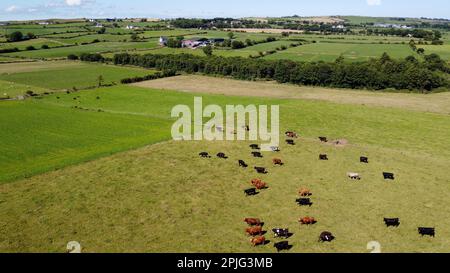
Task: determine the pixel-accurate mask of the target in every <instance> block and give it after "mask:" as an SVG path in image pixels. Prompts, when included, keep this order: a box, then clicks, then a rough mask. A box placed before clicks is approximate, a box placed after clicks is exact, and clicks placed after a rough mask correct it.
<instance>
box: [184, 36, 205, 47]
mask: <svg viewBox="0 0 450 273" xmlns="http://www.w3.org/2000/svg"><path fill="white" fill-rule="evenodd" d="M209 44H211V42H210V40H208V39H206V38H195V39H190V40H183V41H182V43H181V46H182V47H186V48H190V49H196V48H198V47H205V46H207V45H209Z"/></svg>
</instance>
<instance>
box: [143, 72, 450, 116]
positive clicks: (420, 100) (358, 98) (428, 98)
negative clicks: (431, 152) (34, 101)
mask: <svg viewBox="0 0 450 273" xmlns="http://www.w3.org/2000/svg"><path fill="white" fill-rule="evenodd" d="M135 85H136V86H140V87H147V88H154V89H169V90H170V89H171V90H181V91H186V92H197V93H206V94H221V95H226V96H252V97H268V98H283V99H304V100H320V101H328V102H333V103H340V104H350V105H363V106H377V107H387V108H400V109H405V110H413V111H419V112H431V113H440V114H450V92H441V93H433V94H426V95H425V94H417V93H406V92H404V93H398V92H389V91H386V92H381V91H377V92H375V91H365V90H348V89H333V88H325V87H313V86H298V85H291V84H278V83H275V82H265V81H256V82H252V81H240V80H234V79H227V78H222V77H206V76H201V75H182V76H177V77H171V78H164V79H158V80H154V81H145V82H140V83H136V84H135Z"/></svg>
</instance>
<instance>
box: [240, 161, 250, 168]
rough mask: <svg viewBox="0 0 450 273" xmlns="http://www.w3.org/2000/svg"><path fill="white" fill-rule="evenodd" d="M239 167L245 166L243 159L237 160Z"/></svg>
mask: <svg viewBox="0 0 450 273" xmlns="http://www.w3.org/2000/svg"><path fill="white" fill-rule="evenodd" d="M239 167H243V168H247V167H248V165H247V164H246V163H245V161H244V160H239Z"/></svg>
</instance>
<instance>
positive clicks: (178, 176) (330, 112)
mask: <svg viewBox="0 0 450 273" xmlns="http://www.w3.org/2000/svg"><path fill="white" fill-rule="evenodd" d="M76 95H77V96H80V101H81V103H79V104H77V103H76V102H74V101H73V100H72V97H73V94H68V95H64V96H63V97H62V98H61V99H60V100H57V99H56V95H51V96H47V97H45V98H44V99H41V100H32V101H26V102H11V103H10V102H8V103H6V104H2V105H1V109H2V112H3V113H2V115H0V116H1V117H2V122H1V124H2V126H3V128H2V129H4V128H5V129H7V130H2V131H6V132H10V133H9V137H13V136H14V137H13V138H11V139H7V140H8V141H6V142H2V143H4V144H2V146H1V150H2V153H1V154H2V157H3V159H2V162H3V163H2V169H3V170H8V172H7V174H8V175H9V177H11V176H13V177H14V176H19V177H20V176H22V175H27V174H29V173H27V172H30V170H34V172H31V173H39V172H42V171H43V170H49V169H53V168H59V167H62V166H61V165H63V164H64V163H65V164H67V165H70V163H73V162H77V161H84V160H86V159H91V158H95V157H98V156H100V155H104V154H105V153H106V152H107V151H108V152H111V150H112V151H118V150H123V149H124V148H125V147H127V148H129V147H130V146H133V145H145V144H151V143H152V142H153V141H156V140H159V141H160V140H162V139H168V133H169V132H168V130H169V127H170V125H169V122H170V120H167V117H169V114H170V109H171V107H172V106H173V105H176V104H180V103H181V104H187V105H191V104H192V102H193V97H194V94H189V93H180V92H173V91H160V90H155V89H144V88H137V87H113V88H103V89H99V90H95V91H82V92H79V93H76ZM97 96H99V97H101V99H100V100H96V99H95V98H96V97H97ZM203 99H204V104H205V105H206V104H209V103H216V104H219V105H225V104H236V103H237V104H244V105H246V104H249V103H254V104H256V105H258V104H279V105H280V107H281V126H282V128H281V130H282V131H284V130H288V129H290V130H296V131H297V132H300V133H301V137H300V139H298V140H296V142H297V145H296V146H287V145H285V144H281V152H280V153H277V154H271V153H265V154H264V158H262V159H254V158H251V156H250V149H249V148H248V145H249V143H248V142H165V143H161V144H158V145H154V146H148V147H145V148H141V149H137V150H134V151H129V152H125V153H119V154H116V155H113V156H110V157H104V158H102V159H98V160H94V161H91V162H87V163H83V164H78V165H76V166H72V167H67V168H63V169H60V170H57V171H52V172H48V173H46V174H42V175H37V176H33V177H31V178H28V179H25V180H19V181H15V182H9V183H6V184H3V185H2V186H0V200H1V202H2V206H1V208H0V215H1V218H2V219H5V220H6V221H5V222H4V224H2V231H1V233H0V249H1V251H14V252H15V251H26V252H35V251H50V252H61V251H64V249H65V245H66V244H67V242H68V241H71V240H77V241H79V242H80V243H81V244H82V246H83V249H84V251H85V252H98V251H101V252H122V251H129V252H141V251H144V252H217V251H219V252H272V251H274V249H273V248H272V247H271V246H270V245H268V246H265V247H261V248H253V247H251V245H250V244H249V238H248V237H246V236H245V235H244V232H243V229H244V227H245V225H244V223H243V222H242V219H243V218H244V217H260V218H261V219H263V220H264V222H265V228H267V229H270V228H273V227H278V226H283V227H289V228H290V230H291V231H292V232H293V233H294V236H293V237H292V238H291V239H290V240H291V241H292V242H293V243H294V248H293V249H292V250H291V251H293V252H365V251H366V244H367V242H369V241H372V240H377V241H379V242H380V243H381V244H382V246H383V250H384V251H385V252H430V251H433V252H435V251H439V252H447V251H449V248H448V245H449V242H450V233H449V232H448V229H446V228H445V227H447V226H448V225H449V224H450V223H449V222H448V221H449V220H448V217H446V215H447V214H448V213H450V211H449V209H448V208H449V201H448V200H450V199H449V196H448V193H447V191H446V190H445V188H446V182H448V181H447V180H448V175H449V173H448V170H447V168H446V167H445V166H447V165H448V164H449V163H450V162H449V161H448V158H450V154H449V153H448V152H447V151H448V149H446V147H447V146H448V145H449V144H450V143H449V140H448V135H447V132H448V131H449V130H450V120H449V117H448V115H441V114H427V113H421V112H416V111H415V112H411V111H408V110H401V109H387V108H378V107H367V106H361V105H354V104H353V105H352V104H348V105H343V104H335V103H330V102H319V101H302V100H295V99H276V98H271V99H270V98H250V97H232V96H224V95H203ZM74 105H78V106H79V107H83V108H85V109H90V110H92V111H87V110H85V111H82V110H76V109H73V108H71V107H72V106H74ZM100 108H101V109H103V110H104V111H105V112H97V111H95V110H96V109H100ZM84 119H86V120H89V122H83V120H84ZM155 119H156V121H155ZM18 120H22V121H23V120H25V121H26V122H27V124H28V123H29V124H33V126H32V127H30V126H26V125H24V126H23V129H25V128H27V129H26V130H28V131H29V130H31V132H32V135H34V136H35V137H33V142H30V141H29V140H30V139H29V138H26V136H27V135H28V136H29V135H30V132H28V133H27V134H21V133H20V132H19V131H17V130H20V128H18V127H17V122H18ZM48 120H52V122H48ZM105 120H108V122H105ZM154 122H157V124H159V125H156V124H155V123H154ZM158 122H161V123H158ZM106 124H107V125H106ZM104 125H105V126H104ZM53 126H56V127H53ZM86 126H87V127H86ZM380 127H382V128H383V130H379V128H380ZM43 128H45V130H44V129H43ZM90 128H95V130H93V129H90ZM151 128H153V129H151ZM55 129H58V132H60V133H59V134H57V135H55V134H53V133H51V132H52V131H54V130H55ZM66 130H67V131H66ZM155 130H156V131H155ZM61 132H64V133H61ZM131 132H133V133H132V134H131V135H130V133H131ZM319 135H326V136H328V137H329V138H330V139H346V140H347V141H348V143H349V144H348V145H346V146H343V147H335V146H333V145H328V144H321V143H320V142H319V141H318V140H315V139H316V137H317V136H319ZM17 136H23V137H22V138H23V139H22V138H19V139H17ZM130 137H131V138H130ZM112 139H114V141H111V140H112ZM27 140H28V141H27ZM131 140H133V141H134V142H131V143H130V142H128V141H131ZM138 140H139V141H138ZM282 140H283V139H282ZM431 140H432V141H431ZM18 143H20V150H21V151H22V153H20V154H17V153H15V154H11V153H12V152H13V151H16V150H17V149H19V147H17V146H14V145H19V144H18ZM28 143H29V144H28ZM55 143H58V146H59V147H57V148H58V149H56V147H55V146H56V145H55ZM33 144H34V145H33ZM127 145H128V146H127ZM49 147H52V148H51V149H52V150H48V149H49ZM53 149H55V150H53ZM57 151H58V153H57V154H56V155H57V156H56V155H54V154H53V153H54V152H57ZM86 151H88V152H86ZM200 151H208V152H210V153H211V154H215V153H217V152H220V151H224V152H226V153H227V155H228V156H229V159H227V160H219V159H215V158H211V159H201V158H199V157H198V153H199V152H200ZM86 153H88V154H86ZM319 153H327V154H328V155H329V157H330V160H329V161H328V162H323V161H322V162H321V161H319V160H318V154H319ZM361 155H366V156H368V157H369V158H370V164H369V165H361V163H359V160H358V159H359V156H361ZM275 156H276V157H279V158H282V159H283V161H284V162H285V165H284V166H281V167H271V163H270V161H271V159H272V158H273V157H275ZM25 158H26V164H24V160H25ZM55 158H57V159H58V160H57V161H55ZM5 159H7V161H6V162H5ZM238 159H244V160H246V161H247V162H248V163H249V164H250V166H253V165H263V166H266V167H269V174H267V175H264V176H262V177H260V176H258V175H257V174H256V173H255V172H254V171H253V170H250V169H248V170H245V169H239V167H238V165H237V160H238ZM55 162H58V163H59V165H58V164H55ZM24 165H25V166H27V168H25V169H24V168H23V166H24ZM348 171H356V172H359V173H361V175H362V180H361V181H358V182H355V181H351V180H349V179H348V178H347V177H346V175H345V174H346V172H348ZM383 171H392V172H394V173H396V175H397V179H396V180H395V181H391V182H388V181H385V180H383V179H382V176H381V172H383ZM257 177H259V178H262V179H263V180H264V181H266V182H267V183H268V184H269V188H268V189H267V190H264V191H262V192H261V193H260V194H259V195H257V196H255V197H245V195H244V194H243V190H244V189H246V188H248V186H249V182H250V180H251V179H253V178H257ZM6 178H8V176H5V175H3V177H2V179H3V180H5V179H6ZM300 187H308V188H310V189H311V190H312V191H313V196H312V200H313V202H314V204H313V206H312V207H311V208H301V207H298V206H297V205H296V204H295V202H294V201H295V199H296V198H297V191H298V189H299V188H300ZM18 196H20V198H18ZM271 204H277V206H276V207H277V209H276V210H274V209H273V206H272V205H271ZM68 215H70V217H67V216H68ZM306 215H310V216H314V217H315V218H316V219H318V223H317V224H316V225H314V226H312V227H304V226H300V225H299V224H298V223H297V219H298V218H299V217H302V216H306ZM383 217H400V218H401V219H402V225H401V226H400V228H398V229H392V230H391V229H387V228H386V227H385V226H384V223H383V221H382V219H383ZM342 219H352V221H342ZM19 223H20V226H21V229H17V228H16V227H17V225H18V224H19ZM420 225H432V226H436V228H437V230H438V236H437V237H436V238H434V239H432V238H421V237H420V236H418V235H417V231H416V227H417V226H420ZM349 229H351V230H352V232H348V230H349ZM322 230H331V231H332V232H333V234H335V235H336V237H337V239H336V241H335V242H334V243H332V244H330V245H328V244H320V243H317V236H318V234H319V233H320V232H321V231H322ZM106 231H108V232H106ZM217 233H220V234H222V236H216V235H217ZM161 234H165V236H161ZM269 236H270V235H268V237H269ZM270 240H271V241H274V239H273V238H271V239H270ZM118 242H120V243H118Z"/></svg>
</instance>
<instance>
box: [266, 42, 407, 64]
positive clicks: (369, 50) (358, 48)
mask: <svg viewBox="0 0 450 273" xmlns="http://www.w3.org/2000/svg"><path fill="white" fill-rule="evenodd" d="M384 52H387V53H388V54H389V55H390V56H392V57H393V58H405V57H407V56H409V55H414V52H412V51H411V49H410V48H409V47H408V45H396V44H395V45H392V44H390V45H389V44H364V45H360V44H335V43H317V44H306V45H303V46H299V47H295V48H290V49H288V50H285V51H282V52H278V53H276V54H273V55H269V56H267V57H266V58H267V59H271V60H274V59H290V60H293V61H308V62H311V61H326V62H331V61H334V60H336V59H337V58H338V57H339V56H340V55H343V56H344V57H345V58H346V59H347V60H349V61H364V60H368V59H370V58H377V57H380V56H381V55H382V54H383V53H384Z"/></svg>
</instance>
